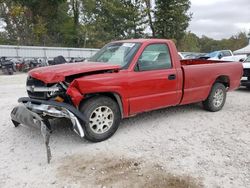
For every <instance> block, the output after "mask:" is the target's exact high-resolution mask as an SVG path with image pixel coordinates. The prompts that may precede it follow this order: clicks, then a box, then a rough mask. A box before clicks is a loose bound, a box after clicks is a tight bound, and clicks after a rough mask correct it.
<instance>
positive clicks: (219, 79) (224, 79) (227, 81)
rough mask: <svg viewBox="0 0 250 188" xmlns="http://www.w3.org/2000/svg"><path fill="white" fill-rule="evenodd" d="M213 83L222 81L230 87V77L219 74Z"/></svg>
mask: <svg viewBox="0 0 250 188" xmlns="http://www.w3.org/2000/svg"><path fill="white" fill-rule="evenodd" d="M215 83H222V84H223V85H224V86H225V87H226V88H228V87H230V79H229V77H228V76H219V77H218V78H217V79H216V80H215Z"/></svg>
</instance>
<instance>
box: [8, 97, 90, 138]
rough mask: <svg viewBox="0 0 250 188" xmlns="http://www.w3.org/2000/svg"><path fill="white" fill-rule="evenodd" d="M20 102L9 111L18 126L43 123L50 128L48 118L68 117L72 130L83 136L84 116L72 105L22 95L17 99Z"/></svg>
mask: <svg viewBox="0 0 250 188" xmlns="http://www.w3.org/2000/svg"><path fill="white" fill-rule="evenodd" d="M18 102H19V103H20V104H19V105H18V106H16V107H15V108H14V109H13V110H12V112H11V120H12V122H13V123H14V124H15V126H18V125H19V124H23V125H27V126H33V127H37V128H40V127H41V125H42V124H45V125H46V126H47V128H48V129H51V128H50V125H49V121H48V119H51V118H68V119H70V120H71V122H72V125H73V130H74V131H75V132H76V133H77V134H78V135H79V136H80V137H84V124H85V123H86V118H85V117H84V115H83V114H82V113H81V112H79V111H78V110H77V109H76V108H75V107H74V106H72V105H70V104H66V103H59V102H55V101H46V100H38V99H31V98H29V97H24V98H20V99H18Z"/></svg>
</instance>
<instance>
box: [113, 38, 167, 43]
mask: <svg viewBox="0 0 250 188" xmlns="http://www.w3.org/2000/svg"><path fill="white" fill-rule="evenodd" d="M169 41H170V40H167V39H127V40H119V41H112V42H113V43H114V42H135V43H144V42H169Z"/></svg>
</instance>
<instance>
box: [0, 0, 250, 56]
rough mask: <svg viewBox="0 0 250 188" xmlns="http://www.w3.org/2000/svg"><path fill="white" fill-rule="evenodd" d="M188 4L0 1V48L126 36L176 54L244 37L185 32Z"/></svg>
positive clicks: (235, 43)
mask: <svg viewBox="0 0 250 188" xmlns="http://www.w3.org/2000/svg"><path fill="white" fill-rule="evenodd" d="M190 6H191V3H190V0H154V1H152V0H43V1H41V0H0V19H1V21H2V23H4V30H3V31H2V32H0V44H13V45H40V46H67V47H92V48H100V47H101V46H103V45H104V44H105V43H107V42H110V41H112V40H120V39H128V38H168V39H173V40H174V41H175V43H176V44H177V46H178V49H179V50H180V51H198V52H199V51H200V52H206V51H211V50H214V49H217V48H227V49H232V50H234V49H236V48H238V47H239V48H240V47H243V46H244V45H245V44H246V43H247V39H246V38H247V36H246V34H245V33H240V34H238V35H236V36H232V37H231V38H230V39H224V40H222V41H215V40H213V39H210V38H208V37H205V36H203V37H201V38H199V37H197V36H196V35H195V34H193V33H191V32H186V30H187V28H188V26H189V22H190V20H191V18H192V14H191V13H190V12H189V9H190Z"/></svg>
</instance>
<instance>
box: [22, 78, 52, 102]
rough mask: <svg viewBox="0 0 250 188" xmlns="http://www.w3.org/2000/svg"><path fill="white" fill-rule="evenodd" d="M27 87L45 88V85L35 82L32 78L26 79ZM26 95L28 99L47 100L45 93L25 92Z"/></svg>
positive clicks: (38, 81)
mask: <svg viewBox="0 0 250 188" xmlns="http://www.w3.org/2000/svg"><path fill="white" fill-rule="evenodd" d="M26 85H27V86H34V87H46V86H47V85H46V84H45V83H44V82H43V81H40V80H37V79H35V78H32V77H30V76H29V77H28V78H27V82H26ZM27 93H28V95H29V97H30V98H34V99H47V92H31V91H27Z"/></svg>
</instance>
